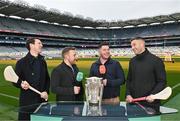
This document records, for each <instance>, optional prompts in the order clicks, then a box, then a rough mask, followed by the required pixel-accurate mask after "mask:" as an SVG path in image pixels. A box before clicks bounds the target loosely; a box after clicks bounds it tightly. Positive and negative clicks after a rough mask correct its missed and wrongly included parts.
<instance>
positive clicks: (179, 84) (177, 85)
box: [172, 83, 180, 89]
mask: <svg viewBox="0 0 180 121" xmlns="http://www.w3.org/2000/svg"><path fill="white" fill-rule="evenodd" d="M179 86H180V83H178V84H176V85H174V86H173V87H172V89H175V88H177V87H179Z"/></svg>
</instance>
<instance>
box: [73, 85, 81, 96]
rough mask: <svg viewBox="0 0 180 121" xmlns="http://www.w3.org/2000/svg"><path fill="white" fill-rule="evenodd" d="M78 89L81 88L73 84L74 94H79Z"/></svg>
mask: <svg viewBox="0 0 180 121" xmlns="http://www.w3.org/2000/svg"><path fill="white" fill-rule="evenodd" d="M80 89H81V88H80V87H78V86H74V94H79V92H80Z"/></svg>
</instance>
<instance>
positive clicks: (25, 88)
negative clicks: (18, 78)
mask: <svg viewBox="0 0 180 121" xmlns="http://www.w3.org/2000/svg"><path fill="white" fill-rule="evenodd" d="M29 86H30V85H29V83H28V82H27V81H22V82H21V87H22V88H23V89H24V90H27V89H29Z"/></svg>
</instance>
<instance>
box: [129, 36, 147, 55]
mask: <svg viewBox="0 0 180 121" xmlns="http://www.w3.org/2000/svg"><path fill="white" fill-rule="evenodd" d="M131 48H132V50H133V52H134V53H135V54H136V55H138V54H141V53H143V52H144V51H145V41H144V39H142V38H134V39H132V40H131Z"/></svg>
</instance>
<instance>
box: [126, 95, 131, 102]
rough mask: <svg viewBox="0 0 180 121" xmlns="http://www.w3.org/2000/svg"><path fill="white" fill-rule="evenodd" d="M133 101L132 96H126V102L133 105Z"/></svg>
mask: <svg viewBox="0 0 180 121" xmlns="http://www.w3.org/2000/svg"><path fill="white" fill-rule="evenodd" d="M132 101H133V98H132V96H131V95H127V96H126V102H127V103H132Z"/></svg>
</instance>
